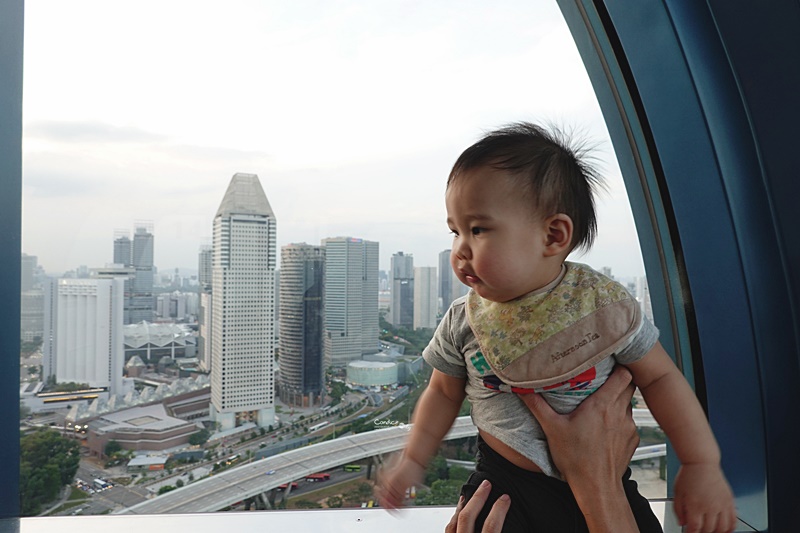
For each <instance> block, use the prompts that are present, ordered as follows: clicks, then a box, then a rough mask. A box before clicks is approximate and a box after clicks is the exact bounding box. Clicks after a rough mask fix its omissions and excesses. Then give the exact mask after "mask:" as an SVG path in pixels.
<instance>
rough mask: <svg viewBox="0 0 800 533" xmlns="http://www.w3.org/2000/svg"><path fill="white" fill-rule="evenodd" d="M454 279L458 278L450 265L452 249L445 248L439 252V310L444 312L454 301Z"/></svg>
mask: <svg viewBox="0 0 800 533" xmlns="http://www.w3.org/2000/svg"><path fill="white" fill-rule="evenodd" d="M454 279H456V278H455V274H454V273H453V268H452V267H451V266H450V250H443V251H441V252H439V312H440V313H442V314H444V312H445V311H447V310H448V309H449V308H450V304H451V303H453V280H454ZM456 281H458V280H457V279H456Z"/></svg>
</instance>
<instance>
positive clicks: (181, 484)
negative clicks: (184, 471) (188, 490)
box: [175, 479, 183, 488]
mask: <svg viewBox="0 0 800 533" xmlns="http://www.w3.org/2000/svg"><path fill="white" fill-rule="evenodd" d="M175 486H176V487H177V488H181V487H183V480H182V479H179V480H178V481H176V482H175Z"/></svg>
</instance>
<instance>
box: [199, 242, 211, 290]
mask: <svg viewBox="0 0 800 533" xmlns="http://www.w3.org/2000/svg"><path fill="white" fill-rule="evenodd" d="M212 256H213V249H212V248H211V246H208V245H204V246H201V247H200V253H199V254H198V258H197V281H198V282H199V283H200V290H201V291H202V290H204V289H205V288H206V287H208V288H209V289H210V288H211V265H212V262H211V258H212Z"/></svg>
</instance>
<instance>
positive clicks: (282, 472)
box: [118, 409, 663, 514]
mask: <svg viewBox="0 0 800 533" xmlns="http://www.w3.org/2000/svg"><path fill="white" fill-rule="evenodd" d="M634 420H635V421H636V423H637V425H642V426H649V425H655V421H654V420H653V418H652V416H650V415H649V412H648V411H647V410H644V409H635V410H634ZM409 429H410V426H408V425H405V424H401V425H398V426H392V427H387V428H385V429H376V430H373V431H367V432H365V433H359V434H357V435H348V436H344V437H339V438H338V439H335V440H330V441H326V442H321V443H319V444H313V445H311V446H306V447H303V448H298V449H295V450H290V451H288V452H284V453H282V454H280V455H275V456H272V457H267V458H265V459H260V460H258V461H254V462H251V463H247V464H244V465H242V466H238V467H235V468H231V469H228V470H224V471H223V472H220V473H218V474H214V475H213V476H211V477H208V478H205V479H201V480H199V481H196V482H194V483H191V484H190V485H187V486H185V487H181V488H179V489H175V490H173V491H171V492H168V493H166V494H163V495H161V496H158V497H155V498H153V499H151V500H148V501H146V502H142V503H140V504H138V505H134V506H133V507H130V508H128V509H124V510H122V511H120V512H119V513H118V514H162V513H205V512H213V511H218V510H220V509H223V508H225V507H227V506H229V505H231V504H233V503H236V502H240V501H242V500H244V499H246V498H252V497H256V496H258V495H260V494H263V493H265V492H268V491H270V490H272V489H275V488H277V487H278V486H279V485H282V484H284V483H290V482H292V481H295V480H298V479H302V478H304V477H305V476H307V475H309V474H313V473H315V472H320V471H323V470H328V469H331V468H335V467H337V466H340V465H344V464H348V463H353V462H356V461H358V460H361V459H365V458H368V457H374V456H376V455H382V454H387V453H391V452H395V451H398V450H401V449H402V448H403V446H404V445H405V442H406V438H407V437H408V431H409ZM477 433H478V430H477V428H476V427H475V426H474V425H473V424H472V420H471V419H470V417H468V416H462V417H459V418H457V419H456V421H455V423H454V424H453V427H452V428H451V429H450V431H449V432H448V434H447V436H446V437H445V440H452V439H461V438H465V437H471V436H474V435H477ZM648 451H650V452H651V453H652V450H648ZM659 452H661V450H659ZM660 454H661V455H663V452H661V453H660ZM272 471H274V473H272V474H269V472H272Z"/></svg>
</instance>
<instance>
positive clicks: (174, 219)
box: [22, 0, 643, 276]
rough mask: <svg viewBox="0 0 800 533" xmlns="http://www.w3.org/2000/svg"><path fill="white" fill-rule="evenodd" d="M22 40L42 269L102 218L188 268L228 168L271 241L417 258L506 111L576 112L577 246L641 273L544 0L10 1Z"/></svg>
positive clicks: (61, 261) (568, 46) (28, 225)
mask: <svg viewBox="0 0 800 533" xmlns="http://www.w3.org/2000/svg"><path fill="white" fill-rule="evenodd" d="M134 5H135V9H134V8H133V6H134ZM156 11H157V12H158V16H157V17H156V16H153V13H154V12H156ZM187 12H188V13H187ZM187 16H189V17H190V19H191V21H192V22H193V23H192V24H186V23H185V20H186V17H187ZM143 29H145V30H147V31H148V34H149V35H150V36H151V37H150V38H149V39H148V42H147V43H146V46H142V45H141V43H139V44H136V43H137V42H138V41H139V39H137V36H138V35H140V33H141V31H142V30H143ZM242 36H247V37H246V38H243V37H242ZM25 39H26V42H25V46H26V54H25V64H24V68H25V84H24V90H25V93H24V125H23V128H24V132H23V135H24V153H23V157H24V160H23V242H22V244H23V246H22V248H23V251H24V252H26V253H28V254H31V255H36V256H38V257H39V264H41V265H42V266H43V267H44V268H45V269H46V270H47V271H48V272H51V273H61V272H64V271H67V270H72V269H75V268H76V267H78V266H79V265H82V264H85V265H88V266H92V267H98V266H103V265H105V264H107V263H109V262H110V261H111V252H110V251H109V248H108V244H107V243H108V242H109V240H110V239H111V237H112V236H113V231H114V228H119V227H130V226H131V225H132V224H133V223H135V221H136V220H149V221H152V222H153V228H154V229H153V231H154V234H155V235H156V236H157V238H156V240H155V251H154V255H155V258H156V266H158V267H159V268H160V270H161V271H162V272H163V271H166V270H172V269H174V268H176V267H178V268H182V269H184V268H191V269H194V268H196V267H194V265H196V256H197V252H198V250H199V248H200V247H201V246H202V245H207V244H209V243H210V240H211V237H210V236H211V227H210V224H209V223H208V220H210V218H212V217H213V213H214V211H215V208H216V202H217V199H218V198H219V196H220V195H221V194H223V192H224V190H225V186H226V184H227V179H228V177H229V176H231V175H232V174H234V173H237V172H244V173H253V174H258V175H259V177H260V178H261V180H262V183H263V186H264V187H265V189H267V190H269V191H270V199H271V203H272V204H273V207H274V208H275V212H276V216H278V217H280V218H281V221H282V222H281V229H280V231H279V233H278V236H277V238H278V241H277V245H278V246H283V245H286V244H290V243H302V242H305V243H308V244H314V245H316V244H319V243H320V242H321V241H322V240H323V239H325V238H329V237H337V236H347V235H358V236H360V237H362V238H364V239H368V240H372V241H376V242H380V243H381V252H380V254H381V255H380V268H381V269H382V270H388V268H389V258H390V257H391V255H392V254H393V253H395V252H397V251H400V250H404V251H406V252H407V253H410V254H413V255H414V257H415V258H416V264H417V265H418V266H435V265H437V256H438V253H439V252H440V251H442V250H445V249H447V248H449V247H450V242H451V239H450V236H449V233H448V231H447V226H446V224H445V212H444V201H443V196H444V185H445V181H446V176H447V173H448V171H449V168H450V166H451V164H452V162H453V161H454V160H455V159H456V157H457V156H458V154H459V153H460V152H461V150H463V149H464V148H465V147H466V146H468V145H469V144H471V143H472V142H473V141H474V140H475V139H476V138H478V137H479V136H480V135H481V134H482V133H483V132H484V131H486V130H488V129H492V128H494V127H497V126H499V125H501V124H504V123H507V122H510V121H514V120H536V121H544V122H547V121H553V122H555V123H558V124H564V125H565V126H566V127H567V128H572V127H575V128H576V129H577V130H578V131H581V132H583V136H585V137H586V138H587V139H589V141H590V142H592V143H597V144H598V145H599V147H600V149H599V151H598V152H597V156H598V158H599V159H600V160H601V168H602V169H603V171H604V174H606V175H607V176H608V179H609V186H608V192H607V193H605V194H603V195H601V196H600V198H599V201H598V204H599V223H600V232H599V239H598V243H597V245H596V248H595V250H594V251H592V252H590V253H589V254H587V255H586V256H584V257H580V258H578V260H580V261H585V262H587V263H590V264H592V265H593V266H595V267H597V268H599V267H601V266H610V267H611V268H612V270H613V271H614V272H615V273H618V274H620V275H624V276H637V275H640V274H641V273H642V272H643V267H642V263H641V258H640V252H639V249H638V244H637V242H636V237H635V231H634V229H633V223H632V216H631V215H630V209H629V207H628V204H627V199H626V196H625V193H624V188H623V187H622V184H621V179H620V178H619V171H618V169H617V168H616V163H615V162H614V157H613V152H612V150H611V146H610V142H609V141H608V136H607V133H606V131H605V127H604V123H603V120H602V116H601V114H600V111H599V107H598V105H597V102H596V99H595V97H594V94H593V92H592V89H591V85H590V83H589V81H588V77H587V76H586V74H585V71H584V68H583V66H582V63H581V61H580V58H579V56H578V53H577V51H576V50H575V45H574V43H573V42H572V38H571V36H570V35H569V32H568V30H567V28H566V25H565V23H564V21H563V19H562V17H561V15H560V13H559V12H558V8H557V6H556V4H555V3H550V2H542V3H528V2H516V1H513V2H512V1H508V2H505V3H504V4H503V5H502V6H497V5H492V6H479V5H471V6H470V5H463V4H462V3H458V4H456V3H443V4H441V5H430V6H428V5H426V6H418V7H417V9H415V10H407V9H404V5H403V4H402V3H397V2H389V3H386V4H382V5H380V6H378V5H371V4H364V5H361V6H359V5H357V4H347V5H342V4H331V5H327V4H323V5H315V7H314V9H313V10H308V9H305V8H304V7H303V6H301V5H298V6H294V5H291V6H287V5H283V4H281V3H270V2H242V3H237V4H236V5H232V6H226V7H225V10H219V9H217V8H215V7H214V5H213V4H210V3H204V2H194V3H192V4H191V9H189V4H182V3H179V2H176V3H170V4H168V5H162V4H160V3H157V2H137V3H136V4H132V3H127V2H115V3H106V2H97V1H89V0H85V1H78V2H71V3H69V5H62V4H60V3H58V2H47V1H43V2H37V3H35V4H31V5H30V6H28V7H27V9H26V28H25ZM97 42H103V43H104V46H103V47H97V46H96V43H97ZM100 65H102V68H99V66H100ZM519 65H525V66H526V68H518V67H519ZM54 78H58V79H59V83H58V84H53V83H52V79H54ZM276 80H278V82H276ZM497 80H502V83H497ZM543 80H546V83H543ZM320 81H325V83H320ZM53 220H58V221H59V223H58V224H53V222H52V221H53Z"/></svg>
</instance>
